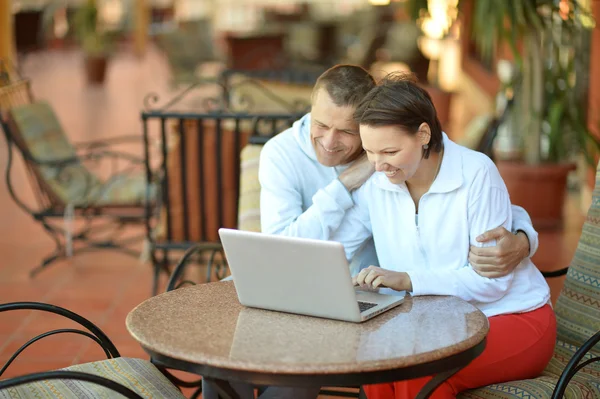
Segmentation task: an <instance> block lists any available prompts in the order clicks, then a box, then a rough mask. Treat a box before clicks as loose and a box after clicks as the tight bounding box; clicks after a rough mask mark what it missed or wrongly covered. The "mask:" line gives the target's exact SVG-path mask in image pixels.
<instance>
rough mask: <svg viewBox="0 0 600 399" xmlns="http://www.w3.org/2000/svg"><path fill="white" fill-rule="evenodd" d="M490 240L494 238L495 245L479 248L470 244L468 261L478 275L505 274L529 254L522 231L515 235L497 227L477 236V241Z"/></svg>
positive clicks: (526, 241)
mask: <svg viewBox="0 0 600 399" xmlns="http://www.w3.org/2000/svg"><path fill="white" fill-rule="evenodd" d="M490 240H496V246H495V247H485V248H481V247H475V246H472V245H471V250H470V252H469V263H470V264H471V265H472V266H473V269H475V271H476V272H477V274H479V275H480V276H483V277H488V278H497V277H502V276H506V275H507V274H509V273H510V272H512V271H513V270H514V269H515V267H517V266H518V265H519V263H521V261H522V260H523V259H525V258H526V257H527V256H529V240H528V239H527V236H526V235H525V234H524V233H522V232H519V233H518V234H516V235H515V234H512V233H511V232H510V231H508V230H506V229H505V228H504V227H497V228H495V229H493V230H490V231H487V232H485V233H483V234H482V235H480V236H479V237H477V241H478V242H486V241H490Z"/></svg>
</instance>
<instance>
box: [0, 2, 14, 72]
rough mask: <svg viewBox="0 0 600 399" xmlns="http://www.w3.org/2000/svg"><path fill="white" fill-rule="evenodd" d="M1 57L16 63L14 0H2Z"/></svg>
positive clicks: (0, 4) (0, 22)
mask: <svg viewBox="0 0 600 399" xmlns="http://www.w3.org/2000/svg"><path fill="white" fill-rule="evenodd" d="M0 59H7V60H9V62H11V63H13V64H14V63H16V61H17V60H16V58H15V35H14V28H13V13H12V0H0Z"/></svg>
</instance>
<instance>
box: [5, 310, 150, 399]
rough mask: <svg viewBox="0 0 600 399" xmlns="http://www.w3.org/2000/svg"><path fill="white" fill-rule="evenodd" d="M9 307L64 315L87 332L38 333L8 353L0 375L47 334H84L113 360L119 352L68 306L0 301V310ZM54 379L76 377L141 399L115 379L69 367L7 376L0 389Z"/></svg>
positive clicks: (59, 331) (61, 330)
mask: <svg viewBox="0 0 600 399" xmlns="http://www.w3.org/2000/svg"><path fill="white" fill-rule="evenodd" d="M11 310H39V311H42V312H49V313H54V314H57V315H59V316H63V317H66V318H67V319H69V320H71V321H74V322H76V323H78V324H79V325H81V326H82V327H84V328H85V329H87V330H88V331H89V332H88V331H83V330H78V329H58V330H52V331H48V332H46V333H43V334H39V335H37V336H36V337H34V338H32V339H30V340H29V341H27V342H26V343H25V344H23V345H22V346H21V347H20V348H19V349H17V351H16V352H15V353H14V354H13V355H12V356H11V358H10V359H8V361H7V362H6V363H5V364H4V366H3V367H2V368H1V369H0V376H2V374H3V373H4V371H6V369H7V368H8V367H9V366H10V365H11V363H12V362H13V361H14V360H15V359H16V358H17V356H19V354H21V353H22V352H23V351H24V350H25V349H27V348H28V347H29V346H31V345H32V344H34V343H35V342H37V341H39V340H40V339H42V338H44V337H48V336H51V335H56V334H62V333H73V334H79V335H83V336H85V337H88V338H90V339H91V340H93V341H94V342H96V343H97V344H98V345H100V347H101V348H102V350H103V351H104V353H105V354H106V358H107V359H114V358H117V357H120V356H121V355H120V354H119V351H118V350H117V348H116V347H115V345H114V344H113V343H112V341H111V340H110V339H109V338H108V337H107V336H106V334H104V332H103V331H102V330H101V329H100V328H98V327H97V326H96V325H95V324H94V323H92V322H91V321H89V320H87V319H86V318H84V317H82V316H80V315H78V314H77V313H74V312H71V311H70V310H68V309H65V308H61V307H59V306H54V305H49V304H46V303H41V302H11V303H5V304H0V313H2V312H7V311H11ZM56 379H71V380H79V381H87V382H91V383H94V384H98V385H101V386H103V387H105V388H108V389H111V390H112V391H115V392H117V393H120V394H121V395H123V396H125V397H126V398H131V399H140V398H141V396H140V395H138V394H137V393H135V392H133V391H132V390H131V389H129V388H127V387H125V386H123V385H121V384H119V383H117V382H115V381H112V380H109V379H107V378H104V377H100V376H97V375H94V374H88V373H82V372H78V371H68V370H57V371H45V372H41V373H34V374H28V375H23V376H19V377H13V378H9V379H7V380H4V381H0V391H1V390H3V389H8V388H11V387H15V386H17V385H21V384H29V383H32V382H36V381H43V380H56Z"/></svg>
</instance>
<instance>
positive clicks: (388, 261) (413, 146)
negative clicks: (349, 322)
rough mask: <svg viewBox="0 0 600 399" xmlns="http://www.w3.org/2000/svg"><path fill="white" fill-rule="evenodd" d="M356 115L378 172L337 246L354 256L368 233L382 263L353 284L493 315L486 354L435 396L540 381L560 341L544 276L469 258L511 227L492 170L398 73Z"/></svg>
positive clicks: (396, 390) (390, 391)
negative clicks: (487, 270)
mask: <svg viewBox="0 0 600 399" xmlns="http://www.w3.org/2000/svg"><path fill="white" fill-rule="evenodd" d="M354 118H355V120H356V121H357V122H358V123H359V125H360V136H361V139H362V143H363V147H364V149H365V151H366V153H367V155H368V158H369V160H370V161H371V162H372V163H373V164H374V165H375V168H376V170H377V172H376V173H375V174H374V175H373V176H372V177H371V179H370V180H369V181H368V182H367V183H365V184H364V185H363V187H362V188H360V189H359V190H357V191H356V192H355V193H354V195H353V197H354V201H355V207H354V208H352V210H351V212H349V213H348V214H347V218H346V220H345V221H344V223H343V224H342V226H341V227H340V229H339V231H338V236H337V237H334V240H336V241H340V242H342V243H343V244H344V246H345V248H346V252H347V254H346V255H347V256H348V257H349V259H350V258H351V257H352V255H353V253H354V252H355V251H356V250H357V249H358V248H360V246H361V245H362V243H363V242H364V241H365V240H366V239H367V238H369V237H370V236H371V235H372V236H373V238H374V241H375V247H376V250H377V254H378V256H379V261H380V265H381V267H374V266H371V267H369V268H367V269H364V270H362V271H361V272H360V273H359V274H358V275H357V276H356V277H354V281H355V284H357V285H360V286H363V287H365V288H378V287H389V288H391V289H394V290H398V291H402V290H406V291H408V292H411V294H412V295H413V296H417V295H455V296H458V297H460V298H462V299H464V300H466V301H468V302H470V303H471V304H473V305H475V306H476V307H478V308H479V309H480V310H481V311H482V312H483V313H485V314H486V316H487V317H488V318H489V322H490V331H489V334H488V336H487V346H486V349H485V351H484V352H483V353H482V354H481V355H480V356H479V357H478V358H477V359H475V360H474V361H473V362H472V363H471V364H469V365H468V366H467V367H465V368H464V369H463V370H461V371H459V372H458V373H457V374H455V375H454V376H453V377H451V378H450V379H449V380H448V381H446V382H445V383H444V384H442V385H441V386H440V387H439V388H438V389H437V390H436V391H435V393H434V394H433V395H432V398H437V399H439V398H454V397H456V395H457V393H458V392H461V391H464V390H467V389H471V388H475V387H480V386H484V385H488V384H491V383H496V382H501V381H508V380H515V379H525V378H532V377H535V376H537V375H539V374H540V373H541V371H542V370H543V369H544V367H545V366H546V364H547V362H548V361H549V360H550V357H551V356H552V352H553V349H554V340H555V336H556V321H555V318H554V312H553V310H552V308H551V306H550V302H549V300H550V291H549V288H548V285H547V284H546V282H545V280H544V278H543V277H542V275H541V273H540V272H539V271H538V270H537V268H536V267H535V266H534V265H533V263H531V260H530V259H529V258H526V259H525V260H523V261H522V262H521V264H520V265H519V266H518V267H517V268H516V269H515V270H514V271H513V272H512V273H511V274H509V275H507V276H505V277H501V278H497V279H489V278H485V277H481V276H479V275H478V274H477V273H476V272H475V271H474V270H473V269H472V268H471V266H470V265H469V261H468V253H469V245H478V246H481V245H482V244H481V243H478V242H477V241H476V237H477V236H478V235H480V234H481V233H483V232H485V231H486V230H489V229H491V228H494V227H497V226H504V227H505V228H507V229H510V226H511V223H512V221H511V208H510V206H511V204H510V199H509V195H508V192H507V190H506V186H505V185H504V182H503V180H502V178H501V177H500V174H499V173H498V170H497V169H496V166H495V165H494V163H493V162H492V161H491V160H490V159H489V158H488V157H487V156H485V155H484V154H481V153H478V152H475V151H471V150H469V149H467V148H464V147H461V146H459V145H457V144H455V143H454V142H452V141H451V140H449V139H448V137H447V136H446V135H445V134H443V133H442V129H441V126H440V122H439V120H438V118H437V116H436V111H435V107H434V106H433V103H432V101H431V98H430V97H429V95H428V93H427V92H426V91H425V90H423V89H422V88H420V87H419V86H418V85H417V84H415V83H414V82H413V81H411V80H410V79H408V78H406V77H404V76H402V75H391V76H389V77H387V78H385V79H384V80H383V81H382V82H380V83H379V85H378V86H377V87H375V88H374V89H373V90H372V91H371V92H370V93H369V94H368V95H367V96H366V97H365V99H364V100H363V101H362V102H361V104H360V105H359V106H358V108H357V110H356V112H355V114H354ZM494 244H495V243H493V242H492V243H488V245H494ZM429 379H430V378H421V379H415V380H409V381H402V382H395V383H392V384H379V385H371V386H366V387H365V391H366V393H367V396H368V398H369V399H380V398H382V399H383V398H398V399H399V398H407V399H409V398H410V399H412V398H414V397H415V396H416V395H417V393H418V392H419V391H420V389H421V388H422V387H423V385H425V383H426V382H427V381H428V380H429Z"/></svg>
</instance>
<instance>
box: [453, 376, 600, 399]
mask: <svg viewBox="0 0 600 399" xmlns="http://www.w3.org/2000/svg"><path fill="white" fill-rule="evenodd" d="M557 380H558V378H556V377H545V376H544V377H538V378H535V379H532V380H521V381H512V382H508V383H503V384H492V385H488V386H487V387H485V388H480V389H474V390H471V391H466V392H462V393H460V394H459V395H458V396H457V397H458V398H459V399H513V398H527V399H548V398H550V397H551V396H552V392H553V390H554V386H555V385H556V381H557ZM564 397H565V398H566V399H574V398H597V397H598V396H594V390H593V388H592V387H591V386H590V385H589V381H588V380H585V379H581V378H578V377H576V378H574V379H573V380H571V382H570V383H569V385H568V386H567V390H566V392H565V396H564Z"/></svg>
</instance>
